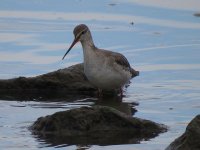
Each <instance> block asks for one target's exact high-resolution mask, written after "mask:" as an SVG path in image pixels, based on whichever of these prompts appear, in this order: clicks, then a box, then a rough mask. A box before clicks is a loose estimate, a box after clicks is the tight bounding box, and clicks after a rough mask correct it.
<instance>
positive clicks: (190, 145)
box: [166, 115, 200, 150]
mask: <svg viewBox="0 0 200 150" xmlns="http://www.w3.org/2000/svg"><path fill="white" fill-rule="evenodd" d="M199 149H200V115H197V116H196V117H195V118H194V119H193V120H192V121H191V122H190V123H189V124H188V126H187V128H186V131H185V133H184V134H183V135H181V136H180V137H179V138H177V139H176V140H175V141H174V142H172V143H171V144H170V145H169V146H168V147H167V148H166V150H199Z"/></svg>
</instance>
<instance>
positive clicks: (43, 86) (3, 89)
mask: <svg viewBox="0 0 200 150" xmlns="http://www.w3.org/2000/svg"><path fill="white" fill-rule="evenodd" d="M96 91H97V89H96V88H95V87H94V86H92V85H91V84H90V83H89V81H88V80H87V78H86V77H85V75H84V72H83V64H77V65H73V66H71V67H69V68H65V69H59V70H57V71H54V72H50V73H47V74H43V75H39V76H36V77H28V78H26V77H19V78H14V79H7V80H0V98H5V99H12V98H13V99H15V98H20V99H22V98H32V99H33V97H35V96H36V95H38V96H39V97H43V98H45V97H46V96H48V95H56V94H58V96H60V97H62V96H64V95H70V94H72V95H76V94H78V95H94V93H95V92H96ZM23 96H24V97H23ZM53 97H55V96H53ZM37 98H38V97H37Z"/></svg>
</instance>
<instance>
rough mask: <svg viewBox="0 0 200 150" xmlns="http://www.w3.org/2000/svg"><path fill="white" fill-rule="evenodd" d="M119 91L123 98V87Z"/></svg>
mask: <svg viewBox="0 0 200 150" xmlns="http://www.w3.org/2000/svg"><path fill="white" fill-rule="evenodd" d="M119 92H120V98H123V89H122V88H120V89H119Z"/></svg>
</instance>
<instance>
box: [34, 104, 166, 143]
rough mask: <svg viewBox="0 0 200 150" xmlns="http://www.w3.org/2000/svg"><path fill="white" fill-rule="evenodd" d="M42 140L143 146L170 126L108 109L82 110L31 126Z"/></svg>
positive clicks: (38, 121) (53, 117) (49, 118)
mask: <svg viewBox="0 0 200 150" xmlns="http://www.w3.org/2000/svg"><path fill="white" fill-rule="evenodd" d="M31 130H32V132H33V133H34V134H36V135H37V136H38V138H40V139H43V140H45V141H46V142H47V143H51V144H53V145H58V144H99V145H108V144H125V143H139V142H140V141H141V140H147V139H150V138H153V137H155V136H157V135H158V134H159V133H162V132H165V131H166V127H165V126H164V125H160V124H157V123H154V122H151V121H148V120H142V119H139V118H133V117H131V116H128V115H126V114H123V113H121V112H119V111H117V110H115V109H113V108H110V107H105V106H94V107H82V108H78V109H73V110H68V111H63V112H57V113H55V114H53V115H50V116H46V117H41V118H39V119H38V120H37V121H36V122H35V123H34V124H33V125H32V127H31Z"/></svg>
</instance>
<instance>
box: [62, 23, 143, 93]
mask: <svg viewBox="0 0 200 150" xmlns="http://www.w3.org/2000/svg"><path fill="white" fill-rule="evenodd" d="M74 37H75V38H74V41H73V42H72V44H71V46H70V47H69V49H68V50H67V52H66V53H65V55H64V56H63V58H62V59H64V58H65V56H66V55H67V54H68V53H69V51H70V50H71V49H72V47H73V46H74V45H75V44H76V43H77V42H79V41H80V42H81V44H82V48H83V55H84V73H85V75H86V77H87V79H88V80H89V82H90V83H91V84H93V85H94V86H95V87H97V88H98V89H99V91H102V90H103V91H104V90H105V91H112V90H120V92H121V96H122V88H123V86H124V85H125V84H126V83H128V82H129V81H130V79H131V78H133V77H135V76H138V75H139V71H135V70H134V69H133V68H131V66H130V64H129V62H128V60H127V59H126V57H125V56H124V55H122V54H120V53H117V52H112V51H108V50H104V49H99V48H97V47H96V46H95V45H94V42H93V39H92V35H91V32H90V30H89V28H88V27H87V26H86V25H85V24H80V25H77V26H76V27H75V28H74Z"/></svg>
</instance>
